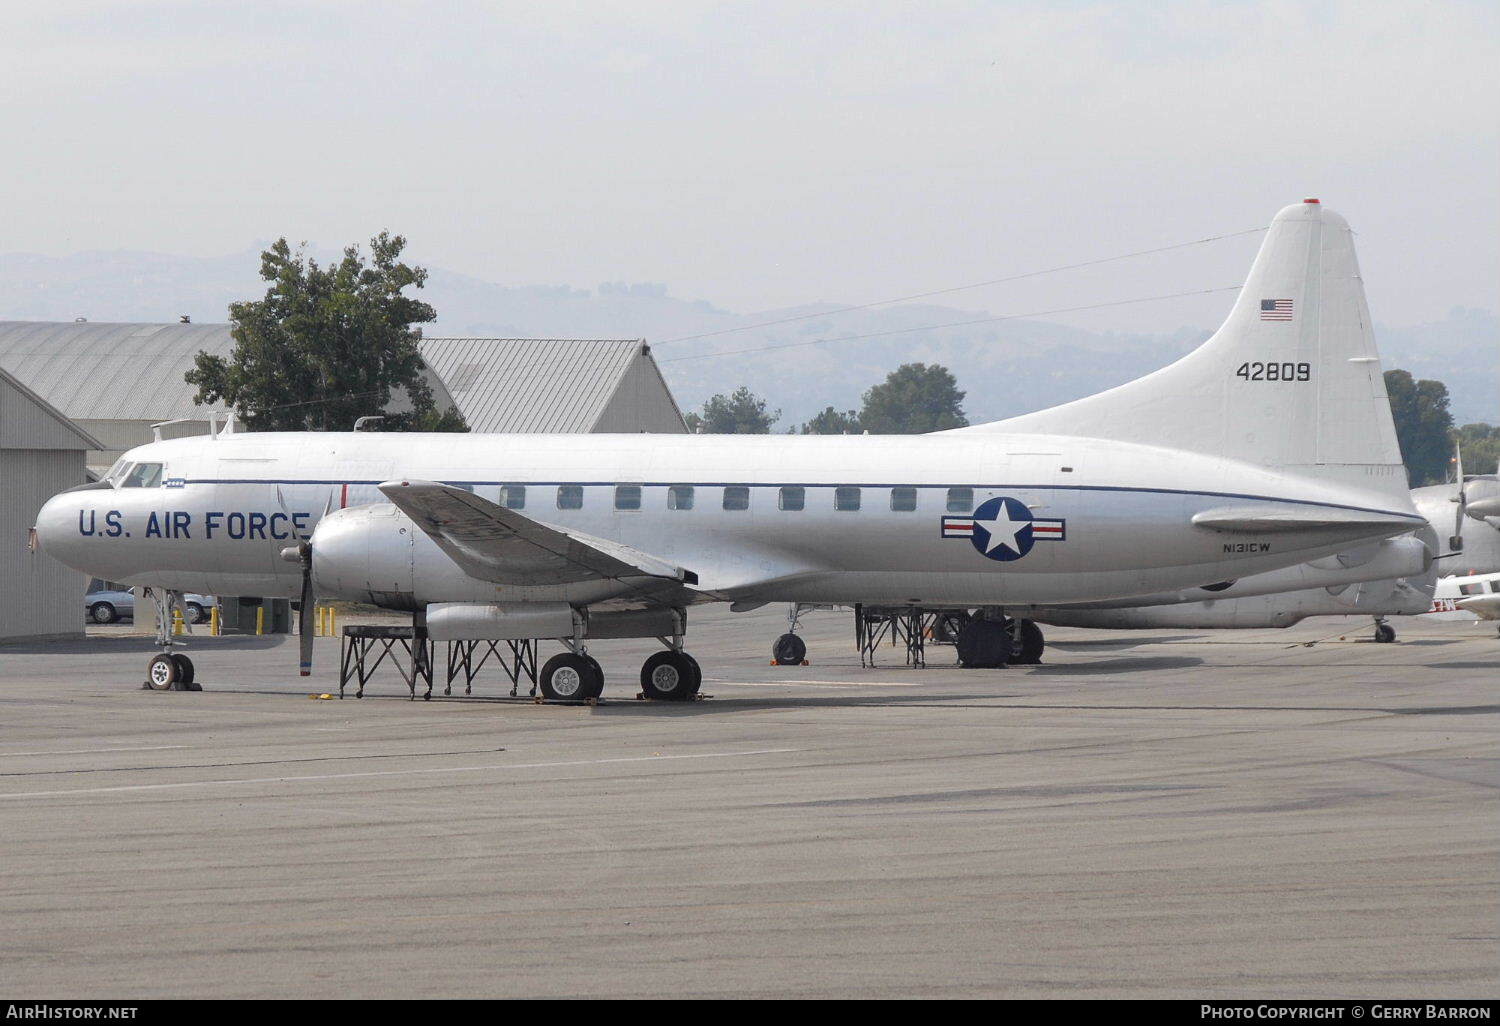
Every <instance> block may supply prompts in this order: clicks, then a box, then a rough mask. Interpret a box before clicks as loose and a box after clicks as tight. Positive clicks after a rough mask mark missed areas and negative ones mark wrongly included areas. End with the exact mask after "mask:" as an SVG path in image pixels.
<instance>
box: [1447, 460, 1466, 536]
mask: <svg viewBox="0 0 1500 1026" xmlns="http://www.w3.org/2000/svg"><path fill="white" fill-rule="evenodd" d="M1453 468H1454V477H1455V479H1456V480H1457V481H1458V494H1457V495H1455V496H1454V497H1453V501H1454V503H1456V506H1455V508H1454V512H1453V536H1452V537H1450V538H1449V539H1448V547H1449V548H1450V549H1452V550H1453V551H1454V552H1462V551H1463V550H1464V513H1465V512H1467V509H1468V505H1469V502H1468V496H1467V495H1465V494H1464V452H1463V447H1462V446H1460V445H1458V444H1457V443H1455V444H1454V446H1453Z"/></svg>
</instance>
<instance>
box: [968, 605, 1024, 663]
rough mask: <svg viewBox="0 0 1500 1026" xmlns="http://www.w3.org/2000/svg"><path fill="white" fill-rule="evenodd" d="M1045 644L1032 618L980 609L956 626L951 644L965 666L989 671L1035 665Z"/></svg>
mask: <svg viewBox="0 0 1500 1026" xmlns="http://www.w3.org/2000/svg"><path fill="white" fill-rule="evenodd" d="M1046 645H1047V643H1046V638H1044V637H1043V636H1042V629H1041V628H1040V627H1038V626H1037V625H1036V622H1035V621H1033V620H1021V619H1017V618H1014V617H1007V616H1004V615H1003V614H1000V613H999V612H998V611H997V610H980V611H979V613H978V614H977V615H975V616H973V617H971V618H970V619H969V621H968V622H967V623H965V624H964V625H963V626H962V627H961V628H959V631H958V637H957V639H956V641H955V645H954V647H955V648H957V650H958V662H959V665H960V666H962V667H963V668H964V669H966V670H979V669H986V670H988V669H1000V668H1001V667H1004V666H1007V665H1012V664H1015V665H1021V666H1035V665H1036V664H1038V663H1040V662H1041V661H1042V651H1043V650H1044V649H1045V648H1046Z"/></svg>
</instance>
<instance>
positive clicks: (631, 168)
mask: <svg viewBox="0 0 1500 1026" xmlns="http://www.w3.org/2000/svg"><path fill="white" fill-rule="evenodd" d="M0 7H3V12H0V13H3V15H4V31H3V32H0V69H3V70H0V75H3V83H4V88H3V90H0V133H3V138H4V139H5V140H6V145H5V147H4V148H3V151H0V152H3V154H4V156H3V159H0V191H3V194H4V196H5V197H6V202H5V208H4V217H3V218H0V251H15V250H28V251H36V252H41V253H47V254H59V255H60V254H65V253H69V252H73V251H76V250H83V249H116V248H122V249H151V250H159V251H163V252H172V253H186V254H195V255H204V256H207V255H217V254H222V253H227V252H232V251H237V250H241V249H244V248H245V247H246V246H248V245H251V244H253V243H254V242H256V241H257V240H265V239H268V238H273V237H275V236H277V235H282V234H284V235H287V236H289V237H291V238H293V239H307V240H311V241H313V242H315V243H317V244H319V245H325V246H334V245H340V244H342V243H344V242H347V241H353V240H356V239H362V238H367V237H368V236H369V235H370V234H372V233H373V232H374V231H376V230H379V229H381V228H384V227H389V228H391V229H392V230H395V231H399V232H402V233H404V234H406V235H407V236H408V237H409V238H410V239H411V240H412V250H411V252H412V254H413V256H415V257H416V258H417V259H419V260H421V261H423V262H427V263H429V264H432V265H436V266H441V267H446V268H449V269H452V270H456V271H461V272H464V273H467V274H471V275H474V276H476V277H480V278H485V279H488V280H493V281H499V282H504V283H507V284H529V283H569V284H573V285H576V286H580V287H593V286H595V285H597V283H599V282H601V281H607V280H617V279H623V280H628V281H659V282H666V283H667V284H668V285H669V286H670V289H671V292H672V294H673V295H677V296H681V297H685V298H690V299H695V298H704V299H708V300H710V301H712V302H714V303H716V304H719V305H722V306H726V307H729V308H731V309H735V310H740V311H751V310H756V309H764V308H771V307H777V306H785V305H791V304H796V303H802V302H809V301H819V300H828V301H835V302H861V301H866V300H873V299H880V298H883V297H886V296H892V295H898V294H903V293H907V292H916V291H922V290H926V289H935V288H942V287H945V286H950V285H956V284H962V283H966V282H971V281H978V280H983V279H986V278H993V277H999V276H1002V275H1006V274H1015V273H1022V272H1025V271H1029V270H1033V269H1036V268H1040V267H1046V266H1049V265H1053V264H1058V263H1069V262H1072V261H1076V260H1085V259H1090V258H1093V257H1098V256H1104V255H1109V254H1113V253H1119V252H1124V251H1129V250H1134V249H1141V248H1147V247H1151V246H1157V245H1164V244H1168V243H1173V242H1179V241H1184V240H1188V239H1194V238H1198V237H1202V236H1205V235H1212V234H1217V233H1220V232H1229V231H1236V230H1239V229H1244V228H1250V227H1252V226H1256V225H1263V224H1265V223H1266V222H1267V221H1268V220H1269V219H1270V217H1271V215H1272V214H1274V213H1275V211H1276V210H1277V209H1278V208H1279V207H1281V206H1283V205H1284V204H1286V203H1289V202H1294V201H1296V200H1298V199H1300V198H1302V197H1303V196H1320V197H1321V198H1322V199H1323V200H1324V202H1325V203H1327V204H1328V205H1329V206H1331V207H1333V208H1334V209H1336V210H1338V211H1340V212H1341V213H1343V214H1344V215H1345V216H1347V217H1348V218H1349V219H1350V221H1351V222H1352V223H1353V224H1354V227H1355V229H1356V230H1357V231H1358V232H1359V233H1360V234H1359V240H1358V245H1359V249H1360V256H1361V259H1362V263H1363V265H1364V272H1365V278H1366V282H1367V284H1368V287H1369V293H1370V300H1371V306H1372V308H1373V309H1374V313H1375V316H1376V318H1377V320H1382V321H1386V322H1388V323H1395V324H1406V323H1413V322H1417V321H1422V320H1427V319H1435V318H1439V317H1442V316H1443V315H1444V314H1445V313H1446V311H1447V310H1448V309H1449V308H1450V307H1452V306H1455V305H1464V306H1481V307H1486V308H1489V309H1496V308H1497V307H1500V296H1497V291H1500V286H1497V282H1500V255H1497V254H1500V70H1497V69H1500V4H1495V3H1493V2H1492V0H1490V2H1474V3H1468V2H1452V3H1440V2H1422V3H1404V2H1397V0H1360V2H1348V3H1325V4H1317V3H1296V2H1279V3H1163V2H1151V3H1139V4H1131V3H1124V2H1116V3H1084V2H1073V3H1064V2H1048V3H990V4H985V3H976V2H969V3H953V4H929V3H881V2H874V0H860V2H858V3H847V4H843V3H829V2H823V3H815V4H809V3H806V2H796V3H781V2H769V0H755V2H752V3H716V4H707V3H704V4H694V3H687V2H679V3H670V4H665V3H663V4H658V3H651V2H647V0H634V2H631V3H618V4H603V3H576V4H575V3H564V2H558V0H549V2H546V3H526V4H509V3H443V2H432V0H427V2H423V3H413V4H378V3H372V2H369V0H360V2H348V3H345V2H333V0H295V2H286V3H281V2H258V3H235V4H219V3H203V2H178V3H169V2H140V3H107V2H92V3H82V2H73V0H47V2H45V3H42V2H36V0H26V2H22V3H15V2H11V0H0ZM1255 243H1256V237H1253V236H1252V237H1246V238H1240V239H1237V240H1232V241H1229V242H1223V243H1217V244H1214V245H1211V246H1205V247H1199V248H1197V249H1194V250H1189V251H1187V252H1185V253H1175V254H1170V255H1166V256H1161V257H1154V258H1150V259H1147V260H1142V261H1130V262H1125V263H1120V264H1116V265H1111V266H1109V267H1107V268H1101V269H1098V270H1095V271H1092V272H1089V273H1087V274H1072V275H1064V276H1058V277H1056V278H1048V279H1040V280H1034V281H1028V282H1025V283H1017V284H1013V285H1008V286H1001V287H993V288H989V289H983V290H975V291H974V292H972V293H959V294H957V295H954V296H950V297H947V298H946V299H945V300H944V302H946V303H949V304H951V305H955V306H965V307H973V308H985V309H989V310H992V311H994V312H997V313H999V312H1033V311H1040V310H1046V309H1050V308H1054V307H1059V306H1069V305H1080V304H1084V303H1093V302H1105V301H1109V300H1115V299H1129V298H1134V297H1137V296H1146V295H1155V294H1158V293H1162V292H1173V291H1180V290H1183V289H1191V288H1210V287H1214V286H1221V285H1231V284H1235V283H1237V282H1239V281H1240V280H1241V278H1242V276H1243V274H1244V271H1245V268H1246V266H1247V264H1248V260H1249V258H1250V255H1251V254H1252V253H1253V251H1254V246H1255ZM1227 304H1228V299H1227V298H1225V297H1208V298H1199V299H1189V300H1174V301H1170V302H1164V303H1154V304H1145V305H1142V306H1138V307H1126V308H1123V309H1120V310H1114V311H1109V312H1107V313H1101V314H1096V315H1091V316H1088V317H1082V318H1078V317H1074V318H1069V317H1062V316H1058V317H1054V318H1049V319H1056V320H1063V321H1073V322H1075V323H1081V324H1086V325H1087V326H1090V327H1104V326H1108V325H1111V324H1117V325H1119V326H1121V327H1124V328H1130V329H1143V330H1144V329H1170V328H1175V327H1177V326H1179V325H1183V324H1211V323H1212V322H1214V321H1216V320H1217V317H1218V316H1219V314H1220V313H1221V312H1222V311H1223V309H1224V308H1225V307H1226V306H1227Z"/></svg>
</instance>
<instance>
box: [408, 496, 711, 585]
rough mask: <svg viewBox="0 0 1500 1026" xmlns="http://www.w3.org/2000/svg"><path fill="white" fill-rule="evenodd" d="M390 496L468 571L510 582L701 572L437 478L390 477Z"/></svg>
mask: <svg viewBox="0 0 1500 1026" xmlns="http://www.w3.org/2000/svg"><path fill="white" fill-rule="evenodd" d="M380 490H381V492H383V493H384V494H385V496H386V497H387V498H388V499H390V500H391V501H392V502H393V503H395V504H396V507H397V508H398V509H400V510H401V512H403V513H405V514H406V515H407V516H408V517H410V518H411V519H412V521H413V522H415V523H416V525H417V526H418V527H420V528H421V529H422V530H423V531H425V532H426V533H427V534H428V536H429V537H431V538H432V540H433V541H434V542H436V543H437V545H438V548H440V549H442V550H443V552H445V553H447V555H448V556H449V558H451V559H452V560H453V561H454V562H455V563H457V564H458V565H459V566H460V567H462V568H463V571H464V572H465V573H467V574H468V575H469V576H471V577H475V578H477V579H479V580H482V581H493V582H495V583H496V584H507V585H545V584H572V583H575V582H579V581H595V580H619V579H632V580H639V579H641V578H654V579H657V580H660V581H662V582H663V583H668V582H670V583H676V584H697V583H698V575H697V574H695V573H693V572H692V571H690V570H684V569H683V568H682V567H679V566H673V565H672V564H670V563H667V562H664V561H662V560H659V559H657V558H656V557H655V556H651V555H648V554H646V553H644V552H640V551H638V550H636V549H632V548H631V547H629V546H628V545H621V544H620V543H619V542H613V541H607V540H605V539H603V538H595V537H593V536H591V535H587V534H583V533H582V532H579V531H564V530H561V529H559V528H556V527H547V526H546V525H544V524H540V523H538V522H537V521H535V520H533V519H531V518H530V517H528V516H526V515H525V514H522V513H518V512H516V511H515V510H513V509H506V508H505V507H504V506H498V505H496V504H495V503H493V502H490V501H488V500H486V499H481V498H480V497H479V496H477V495H475V494H474V493H473V492H468V491H465V490H464V489H462V488H454V487H453V486H452V485H445V484H438V483H437V482H434V481H387V482H385V483H384V484H382V485H380Z"/></svg>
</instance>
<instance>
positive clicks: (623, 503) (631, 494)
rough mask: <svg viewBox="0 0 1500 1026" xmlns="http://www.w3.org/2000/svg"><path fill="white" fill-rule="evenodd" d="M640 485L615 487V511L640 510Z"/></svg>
mask: <svg viewBox="0 0 1500 1026" xmlns="http://www.w3.org/2000/svg"><path fill="white" fill-rule="evenodd" d="M640 508H641V486H640V485H615V509H640Z"/></svg>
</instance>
